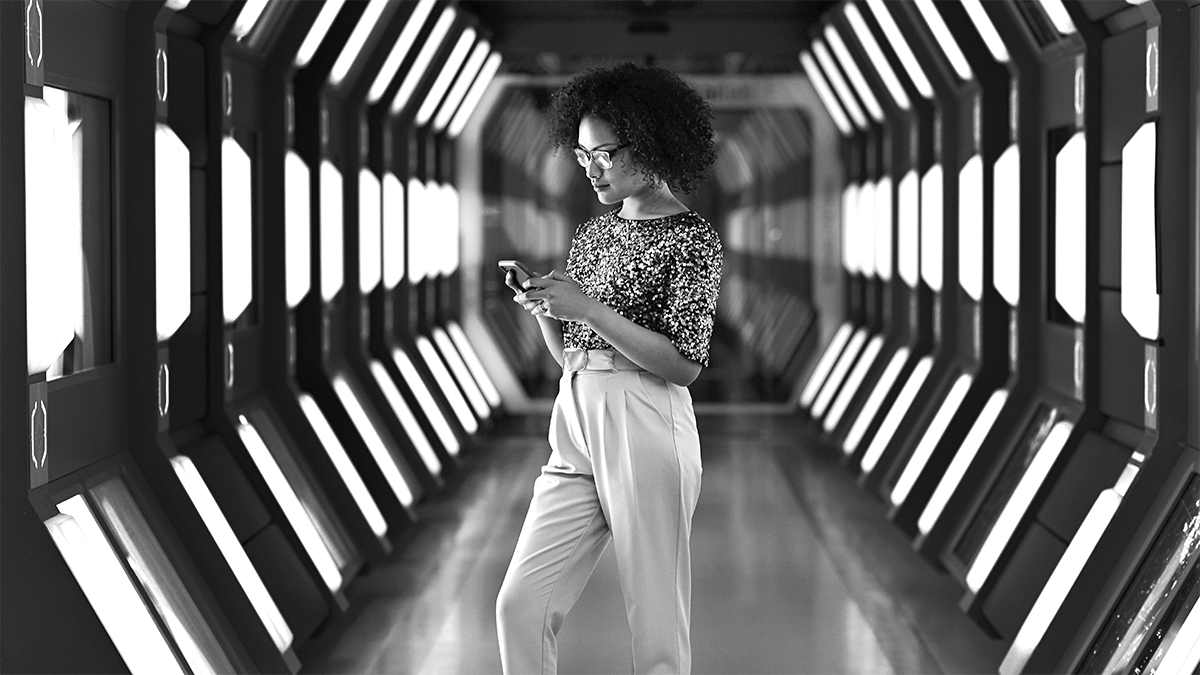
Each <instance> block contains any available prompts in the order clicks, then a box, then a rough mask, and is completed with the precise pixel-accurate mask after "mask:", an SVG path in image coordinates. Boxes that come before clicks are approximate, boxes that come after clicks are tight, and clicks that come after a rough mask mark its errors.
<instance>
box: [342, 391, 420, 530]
mask: <svg viewBox="0 0 1200 675" xmlns="http://www.w3.org/2000/svg"><path fill="white" fill-rule="evenodd" d="M333 390H334V391H335V392H337V395H338V400H340V401H341V402H342V405H343V406H345V408H346V412H347V413H349V414H350V420H351V421H353V422H354V428H355V430H357V431H358V433H359V434H360V435H361V436H362V439H363V441H364V442H365V443H366V444H367V450H369V451H370V452H371V457H373V458H374V459H375V463H376V464H377V465H378V466H379V470H380V471H382V472H383V477H384V478H385V479H386V480H387V482H388V485H389V486H390V487H391V488H392V492H393V493H394V494H395V495H396V499H397V500H399V501H400V503H401V504H403V505H404V506H405V507H409V506H412V505H413V502H414V501H415V500H414V498H413V492H412V488H410V487H409V485H408V482H407V481H405V480H404V475H403V474H401V473H400V468H399V467H398V466H396V460H395V458H394V457H393V456H392V453H391V452H390V451H389V450H388V447H387V445H386V444H385V443H384V442H383V434H381V433H380V432H379V427H377V426H376V425H375V421H374V420H372V419H371V417H370V415H368V414H367V411H366V409H365V408H363V405H362V402H361V401H359V398H358V394H356V393H355V391H354V389H353V388H352V387H351V386H350V383H349V382H347V381H346V377H345V376H344V375H342V374H341V373H338V374H337V375H334V376H333Z"/></svg>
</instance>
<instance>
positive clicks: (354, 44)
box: [329, 0, 389, 87]
mask: <svg viewBox="0 0 1200 675" xmlns="http://www.w3.org/2000/svg"><path fill="white" fill-rule="evenodd" d="M388 2H389V0H371V2H370V3H368V4H367V8H366V9H365V10H363V13H362V16H360V17H358V23H357V24H355V25H354V31H353V32H351V33H350V38H349V39H348V40H346V44H345V46H343V47H342V51H341V53H339V54H338V57H337V61H334V62H333V69H332V70H330V71H329V84H331V85H333V86H335V87H336V86H338V85H339V84H341V83H342V80H344V79H346V75H348V74H350V68H352V67H353V66H354V62H355V61H356V60H358V54H359V52H361V51H362V48H363V45H365V44H366V43H367V38H368V37H369V36H370V35H371V29H373V28H375V24H376V23H377V22H378V21H379V15H380V14H383V8H384V7H385V6H386V5H387V4H388Z"/></svg>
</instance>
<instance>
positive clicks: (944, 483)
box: [917, 389, 1008, 534]
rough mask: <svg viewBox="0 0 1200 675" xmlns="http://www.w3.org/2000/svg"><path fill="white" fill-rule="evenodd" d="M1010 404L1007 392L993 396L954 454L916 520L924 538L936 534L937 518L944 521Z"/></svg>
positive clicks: (1004, 390)
mask: <svg viewBox="0 0 1200 675" xmlns="http://www.w3.org/2000/svg"><path fill="white" fill-rule="evenodd" d="M1007 401H1008V390H1007V389H997V390H996V391H994V392H992V396H991V398H989V399H988V401H987V403H985V404H984V406H983V410H982V411H980V413H979V417H978V418H976V420H975V423H974V424H972V425H971V430H970V431H968V432H967V436H966V438H964V439H963V443H962V445H961V446H959V448H958V452H956V453H955V454H954V459H952V460H950V466H948V467H946V473H944V474H942V479H941V480H940V481H938V486H937V488H936V489H935V490H934V491H933V496H931V497H930V498H929V502H928V503H927V504H926V505H925V509H924V510H923V511H921V517H920V518H919V519H917V529H919V530H920V531H921V533H922V534H929V532H930V531H931V530H933V526H934V525H936V524H937V521H938V518H941V517H942V511H944V510H945V509H946V504H947V503H949V501H950V497H952V496H953V495H954V491H955V490H957V489H958V484H959V483H961V482H962V479H963V476H965V475H966V473H967V469H968V468H969V467H970V466H971V462H973V461H974V460H975V455H977V454H979V449H980V448H981V447H983V440H984V439H985V438H987V435H988V432H990V431H991V430H992V425H993V424H995V423H996V418H997V417H999V415H1000V411H1001V410H1003V409H1004V404H1005V403H1006V402H1007Z"/></svg>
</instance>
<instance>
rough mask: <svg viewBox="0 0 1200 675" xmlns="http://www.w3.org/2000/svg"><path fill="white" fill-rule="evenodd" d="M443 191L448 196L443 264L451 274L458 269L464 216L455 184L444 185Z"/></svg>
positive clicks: (443, 270) (443, 271) (447, 272)
mask: <svg viewBox="0 0 1200 675" xmlns="http://www.w3.org/2000/svg"><path fill="white" fill-rule="evenodd" d="M442 191H443V192H444V193H445V197H446V210H445V211H444V213H445V224H444V225H443V226H442V231H443V232H444V234H445V237H444V242H445V244H444V246H443V247H442V253H443V255H444V256H445V257H444V263H443V266H442V273H443V274H445V275H447V276H449V275H451V274H454V272H455V271H456V270H457V269H458V261H459V251H458V244H459V237H460V233H461V231H462V223H461V217H462V216H461V213H460V208H461V201H460V199H459V196H458V190H456V189H454V186H453V185H450V184H449V183H447V184H445V185H443V186H442Z"/></svg>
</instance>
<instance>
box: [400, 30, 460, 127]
mask: <svg viewBox="0 0 1200 675" xmlns="http://www.w3.org/2000/svg"><path fill="white" fill-rule="evenodd" d="M473 44H475V29H474V28H471V27H469V26H468V27H467V28H465V29H464V30H463V32H462V35H459V36H458V42H456V43H454V49H451V50H450V55H449V56H447V57H446V62H445V63H444V64H442V69H441V70H440V71H439V72H438V76H437V79H435V80H434V81H433V86H432V87H430V88H429V93H428V94H426V95H425V100H424V101H422V102H421V107H420V108H418V109H417V116H416V118H415V119H414V121H413V124H415V125H416V126H418V127H422V126H425V124H426V123H427V122H429V120H430V119H431V118H432V117H433V113H434V112H435V111H436V110H437V107H438V104H440V103H441V102H442V98H443V97H444V96H445V95H446V91H447V90H448V89H450V83H451V82H453V81H454V77H455V76H456V75H458V70H459V68H461V67H462V64H463V61H465V60H466V59H467V54H469V53H470V51H471V45H473Z"/></svg>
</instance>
